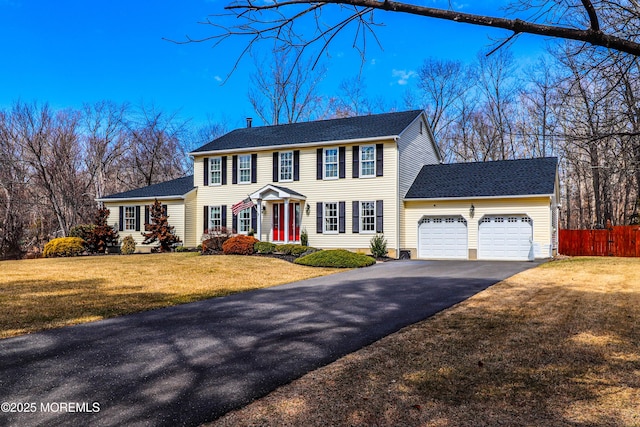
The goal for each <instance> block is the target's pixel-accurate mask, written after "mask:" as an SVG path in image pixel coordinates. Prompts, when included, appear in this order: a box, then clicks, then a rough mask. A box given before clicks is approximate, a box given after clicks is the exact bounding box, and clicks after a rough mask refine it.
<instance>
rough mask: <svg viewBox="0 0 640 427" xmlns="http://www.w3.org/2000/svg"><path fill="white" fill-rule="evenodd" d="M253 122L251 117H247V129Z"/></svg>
mask: <svg viewBox="0 0 640 427" xmlns="http://www.w3.org/2000/svg"><path fill="white" fill-rule="evenodd" d="M252 122H253V117H247V127H248V128H250V127H251V123H252Z"/></svg>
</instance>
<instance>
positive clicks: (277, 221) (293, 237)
mask: <svg viewBox="0 0 640 427" xmlns="http://www.w3.org/2000/svg"><path fill="white" fill-rule="evenodd" d="M288 228H289V241H290V242H298V241H300V203H289V224H288ZM284 230H285V224H284V203H274V205H273V241H274V242H284V241H285V240H284V239H285V235H284Z"/></svg>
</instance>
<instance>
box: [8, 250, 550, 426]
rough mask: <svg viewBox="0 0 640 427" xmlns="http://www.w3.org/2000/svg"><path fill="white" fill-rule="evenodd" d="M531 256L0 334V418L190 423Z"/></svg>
mask: <svg viewBox="0 0 640 427" xmlns="http://www.w3.org/2000/svg"><path fill="white" fill-rule="evenodd" d="M536 265H538V263H537V262H487V261H394V262H387V263H383V264H377V265H375V266H373V267H369V268H366V269H359V270H352V271H348V272H345V273H340V274H334V275H330V276H325V277H319V278H315V279H310V280H305V281H301V282H295V283H291V284H288V285H283V286H278V287H274V288H268V289H262V290H258V291H253V292H246V293H242V294H236V295H232V296H229V297H224V298H216V299H211V300H205V301H199V302H195V303H190V304H184V305H180V306H175V307H170V308H165V309H159V310H154V311H148V312H144V313H138V314H134V315H128V316H122V317H118V318H114V319H108V320H103V321H99V322H93V323H87V324H84V325H78V326H72V327H67V328H62V329H57V330H52V331H47V332H42V333H36V334H31V335H25V336H20V337H16V338H9V339H5V340H0V363H1V366H0V403H1V404H2V410H1V411H0V425H3V426H6V425H9V426H45V425H47V426H48V425H58V426H78V425H96V426H121V425H127V426H162V425H167V426H175V425H184V426H195V425H199V424H201V423H204V422H207V421H211V420H213V419H215V418H217V417H219V416H221V415H222V414H224V413H226V412H227V411H229V410H231V409H235V408H238V407H241V406H243V405H245V404H247V403H249V402H250V401H252V400H254V399H256V398H259V397H261V396H263V395H265V394H267V393H268V392H270V391H271V390H273V389H275V388H276V387H278V386H280V385H282V384H286V383H288V382H290V381H292V380H293V379H295V378H298V377H300V376H302V375H303V374H305V373H307V372H309V371H311V370H314V369H316V368H318V367H320V366H324V365H326V364H328V363H331V362H332V361H334V360H336V359H338V358H340V357H341V356H344V355H346V354H348V353H351V352H353V351H356V350H358V349H360V348H362V347H363V346H365V345H368V344H370V343H372V342H374V341H376V340H378V339H380V338H382V337H384V336H386V335H388V334H390V333H393V332H395V331H397V330H399V329H400V328H402V327H404V326H407V325H409V324H412V323H415V322H418V321H420V320H423V319H425V318H427V317H429V316H431V315H433V314H435V313H437V312H439V311H441V310H443V309H445V308H447V307H450V306H452V305H454V304H456V303H458V302H460V301H463V300H464V299H466V298H469V297H470V296H472V295H474V294H476V293H477V292H479V291H482V290H483V289H485V288H487V287H488V286H490V285H492V284H494V283H496V282H498V281H500V280H503V279H505V278H507V277H509V276H512V275H513V274H516V273H518V272H520V271H523V270H526V269H528V268H531V267H534V266H536ZM8 405H9V406H8Z"/></svg>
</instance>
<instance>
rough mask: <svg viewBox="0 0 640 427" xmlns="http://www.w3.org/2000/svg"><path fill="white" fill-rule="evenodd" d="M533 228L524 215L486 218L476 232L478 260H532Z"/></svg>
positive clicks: (529, 220) (529, 219)
mask: <svg viewBox="0 0 640 427" xmlns="http://www.w3.org/2000/svg"><path fill="white" fill-rule="evenodd" d="M532 239H533V226H532V224H531V218H529V217H528V216H526V215H504V216H486V217H484V218H482V221H480V229H479V230H478V258H479V259H498V260H510V261H526V260H530V259H533V248H532Z"/></svg>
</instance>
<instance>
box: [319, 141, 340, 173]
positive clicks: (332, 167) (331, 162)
mask: <svg viewBox="0 0 640 427" xmlns="http://www.w3.org/2000/svg"><path fill="white" fill-rule="evenodd" d="M323 157H324V162H323V165H324V166H323V167H324V173H323V175H322V176H323V177H324V179H338V148H337V147H336V148H325V149H324V156H323Z"/></svg>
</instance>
